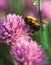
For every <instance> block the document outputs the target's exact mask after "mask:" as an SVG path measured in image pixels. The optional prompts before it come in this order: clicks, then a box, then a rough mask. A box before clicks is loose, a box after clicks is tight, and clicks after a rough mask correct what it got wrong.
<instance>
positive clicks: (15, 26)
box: [2, 14, 30, 43]
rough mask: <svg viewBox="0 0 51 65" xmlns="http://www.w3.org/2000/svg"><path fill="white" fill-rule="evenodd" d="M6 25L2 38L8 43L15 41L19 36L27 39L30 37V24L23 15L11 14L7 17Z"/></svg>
mask: <svg viewBox="0 0 51 65" xmlns="http://www.w3.org/2000/svg"><path fill="white" fill-rule="evenodd" d="M3 26H4V35H3V36H2V38H4V40H5V41H6V43H10V42H15V41H16V39H18V38H19V37H23V38H25V39H26V40H28V39H30V37H29V36H28V35H29V26H27V25H26V24H25V22H24V19H23V18H22V17H21V16H19V15H18V16H16V15H15V14H13V15H12V14H9V15H7V17H6V18H5V22H4V24H3Z"/></svg>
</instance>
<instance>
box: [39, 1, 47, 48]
mask: <svg viewBox="0 0 51 65" xmlns="http://www.w3.org/2000/svg"><path fill="white" fill-rule="evenodd" d="M41 1H42V0H38V9H39V11H38V12H39V21H40V36H41V38H40V39H41V44H42V46H44V47H45V48H46V49H47V47H48V39H47V34H46V32H47V31H46V30H45V27H44V26H43V24H42V16H41V11H42V7H41V3H42V2H41Z"/></svg>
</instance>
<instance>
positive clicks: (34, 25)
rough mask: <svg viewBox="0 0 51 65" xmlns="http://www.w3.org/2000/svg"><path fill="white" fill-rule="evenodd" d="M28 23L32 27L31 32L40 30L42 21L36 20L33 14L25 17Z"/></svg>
mask: <svg viewBox="0 0 51 65" xmlns="http://www.w3.org/2000/svg"><path fill="white" fill-rule="evenodd" d="M24 20H25V22H26V24H28V25H29V26H30V28H31V32H35V31H39V29H40V22H38V21H37V20H36V18H34V17H32V16H27V17H25V18H24Z"/></svg>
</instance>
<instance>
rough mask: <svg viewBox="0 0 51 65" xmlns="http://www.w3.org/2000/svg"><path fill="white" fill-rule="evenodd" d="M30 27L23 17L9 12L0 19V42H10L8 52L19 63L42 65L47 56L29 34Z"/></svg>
mask: <svg viewBox="0 0 51 65" xmlns="http://www.w3.org/2000/svg"><path fill="white" fill-rule="evenodd" d="M29 30H30V28H29V26H27V25H26V24H25V21H24V19H23V18H22V17H21V16H19V15H15V14H13V15H12V14H9V15H7V17H5V18H3V19H2V20H0V43H1V42H5V43H7V44H10V43H11V45H12V46H11V51H10V54H11V56H12V57H13V59H14V60H15V61H16V62H17V63H18V64H20V65H44V64H45V63H46V61H47V56H46V54H45V51H44V49H43V48H42V47H41V46H40V45H38V44H37V43H36V42H35V41H33V40H31V37H30V36H29V34H30V32H29Z"/></svg>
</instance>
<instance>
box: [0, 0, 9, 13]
mask: <svg viewBox="0 0 51 65" xmlns="http://www.w3.org/2000/svg"><path fill="white" fill-rule="evenodd" d="M8 10H9V0H0V11H1V12H2V11H5V12H7V11H8Z"/></svg>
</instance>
